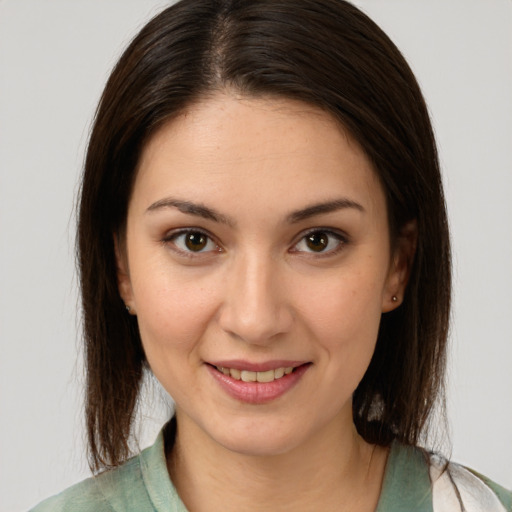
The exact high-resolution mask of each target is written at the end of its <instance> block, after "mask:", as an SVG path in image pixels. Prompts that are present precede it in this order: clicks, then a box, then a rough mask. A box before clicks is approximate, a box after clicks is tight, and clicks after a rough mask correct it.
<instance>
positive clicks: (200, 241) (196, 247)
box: [185, 231, 208, 252]
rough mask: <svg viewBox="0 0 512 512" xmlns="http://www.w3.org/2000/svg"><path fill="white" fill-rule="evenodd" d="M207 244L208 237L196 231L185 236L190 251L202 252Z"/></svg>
mask: <svg viewBox="0 0 512 512" xmlns="http://www.w3.org/2000/svg"><path fill="white" fill-rule="evenodd" d="M207 244H208V237H207V236H206V235H205V234H204V233H200V232H198V231H196V232H191V233H187V234H186V235H185V245H186V247H187V249H189V250H190V251H193V252H198V251H202V250H203V249H204V248H205V247H206V245H207Z"/></svg>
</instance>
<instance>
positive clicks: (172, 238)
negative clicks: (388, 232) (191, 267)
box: [162, 228, 349, 258]
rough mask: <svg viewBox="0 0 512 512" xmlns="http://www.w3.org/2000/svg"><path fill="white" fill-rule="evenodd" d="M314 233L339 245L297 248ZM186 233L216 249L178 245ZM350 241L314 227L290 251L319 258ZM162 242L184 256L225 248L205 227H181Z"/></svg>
mask: <svg viewBox="0 0 512 512" xmlns="http://www.w3.org/2000/svg"><path fill="white" fill-rule="evenodd" d="M314 234H319V235H327V238H328V243H327V246H326V247H327V248H328V247H329V245H330V244H331V240H332V239H335V241H336V242H337V246H336V247H334V248H331V249H328V250H322V251H318V252H316V251H314V250H310V251H308V250H302V251H301V250H297V249H296V247H297V246H298V245H299V244H300V243H305V244H306V243H307V237H308V236H311V235H314ZM184 235H201V236H204V237H206V238H207V241H206V246H207V245H208V244H209V243H213V244H215V250H207V251H204V250H202V249H201V250H199V251H192V250H187V249H183V248H181V247H179V246H177V245H176V240H177V239H178V238H179V237H181V236H184ZM348 242H349V240H348V237H347V236H346V235H345V234H342V233H340V232H337V231H333V230H332V229H329V228H314V229H311V230H309V231H306V232H305V233H301V235H300V238H299V240H298V241H297V242H296V243H294V244H293V246H292V248H291V249H290V252H292V253H302V254H307V255H313V256H314V257H317V258H318V257H319V258H322V257H328V256H333V255H335V254H338V252H340V251H341V250H342V249H343V248H344V246H345V245H346V244H347V243H348ZM162 243H163V244H164V245H169V244H172V246H173V247H172V249H173V250H174V251H175V252H177V253H179V254H180V255H183V256H186V257H188V258H194V257H198V256H200V255H206V254H208V253H212V252H222V251H223V249H222V248H221V246H220V245H219V244H218V243H217V242H216V241H215V240H214V238H213V237H212V236H211V235H210V234H209V233H208V232H207V231H205V230H203V229H199V228H186V229H180V230H178V231H174V232H172V233H169V234H168V235H166V236H165V237H164V238H163V239H162Z"/></svg>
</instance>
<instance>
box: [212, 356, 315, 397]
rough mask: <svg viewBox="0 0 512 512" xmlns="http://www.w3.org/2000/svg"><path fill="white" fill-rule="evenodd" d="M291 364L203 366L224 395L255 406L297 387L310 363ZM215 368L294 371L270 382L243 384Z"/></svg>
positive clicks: (233, 362) (218, 364)
mask: <svg viewBox="0 0 512 512" xmlns="http://www.w3.org/2000/svg"><path fill="white" fill-rule="evenodd" d="M220 363H223V364H220ZM235 363H237V364H236V365H235V366H229V365H233V364H235ZM241 363H243V364H241ZM283 363H285V364H283ZM293 363H294V364H292V361H272V362H268V363H261V364H257V363H251V364H249V363H248V362H246V361H223V362H221V361H218V362H216V363H215V365H214V366H212V364H213V363H208V364H205V366H206V369H207V370H208V371H209V372H210V375H211V376H212V377H213V379H214V380H215V381H216V382H217V384H218V385H219V386H220V387H221V389H222V390H223V391H224V392H225V393H227V394H228V395H229V396H231V397H232V398H234V399H235V400H238V401H240V402H244V403H247V404H255V405H257V404H266V403H269V402H272V401H273V400H277V399H278V398H279V397H281V396H283V395H284V394H285V393H287V392H288V391H290V390H291V389H292V388H293V387H295V386H296V385H297V383H298V382H299V381H300V380H301V379H302V377H303V376H304V374H305V373H306V372H307V370H308V369H309V368H310V366H311V363H299V364H297V362H293ZM215 366H224V367H226V368H233V369H238V370H248V371H253V372H254V371H268V370H275V369H276V368H283V367H285V368H286V367H290V366H293V367H294V368H295V370H294V371H293V372H292V373H290V374H288V375H285V376H284V377H281V378H280V379H276V380H274V381H272V382H244V381H242V380H236V379H233V378H232V377H230V376H229V375H224V374H223V373H221V372H219V371H218V370H217V369H216V368H215ZM254 368H262V369H254Z"/></svg>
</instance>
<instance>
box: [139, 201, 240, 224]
mask: <svg viewBox="0 0 512 512" xmlns="http://www.w3.org/2000/svg"><path fill="white" fill-rule="evenodd" d="M162 208H177V209H178V210H179V211H180V212H182V213H186V214H189V215H197V216H198V217H202V218H203V219H208V220H213V221H214V222H219V223H221V224H227V225H229V226H233V225H234V224H235V223H234V222H233V221H232V220H231V219H229V218H228V217H226V216H225V215H222V214H221V213H219V212H216V211H215V210H214V209H213V208H209V207H208V206H204V205H202V204H198V203H193V202H191V201H182V200H180V199H174V198H172V197H167V198H165V199H160V200H159V201H156V202H155V203H153V204H152V205H151V206H149V207H148V209H147V210H146V212H147V213H149V212H154V211H155V210H160V209H162Z"/></svg>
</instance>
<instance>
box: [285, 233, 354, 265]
mask: <svg viewBox="0 0 512 512" xmlns="http://www.w3.org/2000/svg"><path fill="white" fill-rule="evenodd" d="M314 234H318V235H327V237H328V245H327V247H329V245H330V244H331V240H330V239H334V240H335V241H336V243H337V245H336V247H334V248H331V249H328V250H323V251H318V252H316V251H313V250H310V251H299V250H294V249H295V248H296V247H297V246H298V245H299V244H300V243H307V238H308V237H309V236H311V235H314ZM348 243H349V239H348V237H347V235H345V234H343V233H340V232H339V231H334V230H332V229H330V228H313V229H310V230H309V231H306V232H305V233H301V235H300V238H299V241H298V242H296V243H295V244H294V245H293V248H292V250H291V252H297V253H303V254H306V255H312V256H314V257H316V258H326V257H329V256H334V255H336V254H338V253H339V252H340V251H341V250H343V248H344V247H345V246H346V245H347V244H348Z"/></svg>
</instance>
